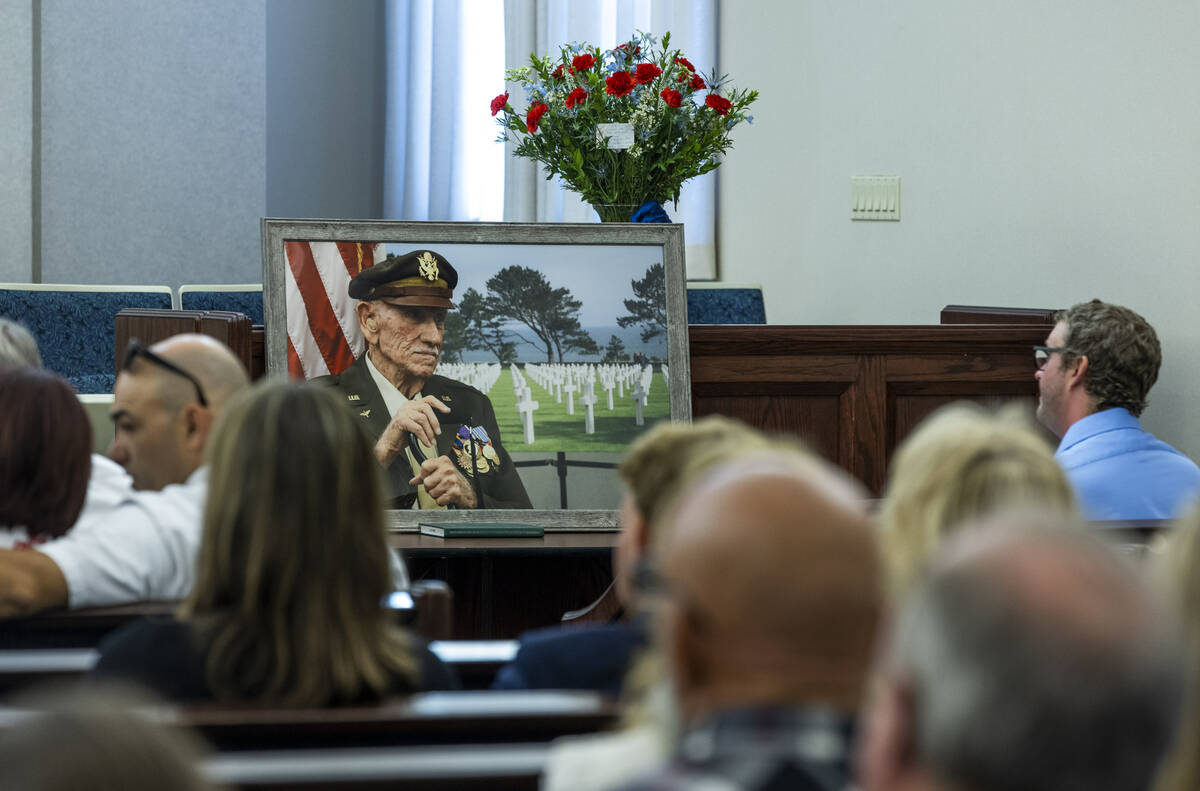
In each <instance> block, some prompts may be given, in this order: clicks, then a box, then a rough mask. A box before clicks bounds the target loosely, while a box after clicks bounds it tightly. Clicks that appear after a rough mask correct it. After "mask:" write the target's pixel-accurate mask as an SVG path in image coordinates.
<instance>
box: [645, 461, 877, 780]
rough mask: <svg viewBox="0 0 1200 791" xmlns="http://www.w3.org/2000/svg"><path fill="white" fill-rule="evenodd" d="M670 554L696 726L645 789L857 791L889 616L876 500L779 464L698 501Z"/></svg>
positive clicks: (670, 611) (712, 478) (741, 471)
mask: <svg viewBox="0 0 1200 791" xmlns="http://www.w3.org/2000/svg"><path fill="white" fill-rule="evenodd" d="M678 503H679V504H678V505H677V506H676V507H675V508H674V509H672V511H673V513H672V514H671V515H670V516H669V517H668V526H667V532H666V534H665V536H664V540H663V544H662V547H661V551H660V558H661V561H662V565H661V584H660V591H659V592H660V604H659V606H660V607H661V613H660V615H659V624H660V626H661V628H662V633H661V639H662V642H663V646H662V650H663V652H664V654H665V657H666V660H667V666H668V669H669V674H670V678H671V682H672V684H673V686H674V689H675V693H676V695H677V700H678V705H679V709H680V713H681V715H682V717H683V720H684V733H683V735H682V738H681V739H680V740H679V745H678V749H677V752H676V754H675V756H674V758H673V759H672V761H671V763H670V764H669V765H668V767H667V768H666V769H665V770H664V771H663V772H662V773H660V774H659V775H657V776H655V777H652V778H648V779H646V780H644V781H641V782H638V783H634V784H633V785H632V786H630V788H633V789H692V788H695V789H701V788H721V789H777V788H778V789H782V788H804V789H829V790H830V791H832V790H833V789H838V790H839V791H840V789H843V788H844V787H845V786H846V785H847V782H848V774H849V771H848V765H847V762H848V751H849V749H850V743H851V739H852V736H853V719H854V713H855V711H856V710H857V708H858V706H859V705H860V703H861V697H862V694H863V691H864V686H865V683H866V677H867V670H868V667H869V664H870V656H871V649H872V644H873V641H874V635H875V630H876V626H877V623H878V620H879V618H880V613H881V610H882V590H881V588H882V575H881V568H880V564H879V558H878V554H877V551H876V546H875V537H874V535H873V532H872V530H871V527H870V524H869V522H868V520H867V517H866V510H865V505H864V501H863V499H862V493H861V491H860V490H859V488H858V487H857V485H855V484H853V483H852V482H851V481H850V480H849V479H848V478H846V477H845V476H844V475H843V474H842V473H840V472H839V471H836V470H834V469H833V468H831V467H829V466H827V465H825V464H824V463H823V462H821V461H818V460H817V459H815V458H813V457H810V456H807V455H802V454H798V453H791V454H787V453H783V452H778V451H772V452H767V453H763V454H761V455H750V456H747V457H745V458H743V459H740V460H738V461H737V462H734V463H731V464H726V465H722V466H720V467H719V468H718V469H716V470H713V471H711V472H710V474H708V475H706V476H701V478H700V479H699V480H698V482H697V483H695V484H694V485H692V486H688V487H686V488H685V490H684V491H683V493H682V494H681V495H680V496H679V498H678Z"/></svg>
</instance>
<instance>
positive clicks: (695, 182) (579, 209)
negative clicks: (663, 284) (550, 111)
mask: <svg viewBox="0 0 1200 791" xmlns="http://www.w3.org/2000/svg"><path fill="white" fill-rule="evenodd" d="M716 6H717V0H505V1H504V49H505V58H504V60H505V66H506V67H507V68H514V67H517V66H523V65H525V64H527V63H528V62H529V55H530V53H537V54H539V55H545V54H547V53H551V54H553V53H557V52H558V49H559V47H560V46H562V45H563V44H566V43H569V42H574V41H578V42H587V43H589V44H593V45H596V46H598V47H600V48H601V49H610V48H611V47H614V46H616V45H617V44H619V43H621V42H622V41H626V40H628V39H629V37H630V36H632V35H633V33H634V32H636V31H638V30H641V31H643V32H646V33H651V34H653V35H654V36H656V37H659V38H661V37H662V34H663V33H665V32H667V31H670V33H671V46H672V48H678V49H681V50H683V52H684V53H685V54H686V56H687V58H688V60H690V61H691V62H692V63H694V64H696V67H697V68H698V69H700V70H701V71H703V72H705V73H707V72H708V71H709V70H711V69H712V68H714V67H716V66H718V64H717V62H716V61H717V7H716ZM506 88H507V90H508V91H509V93H510V94H511V96H512V99H511V101H512V103H513V106H514V107H516V108H518V109H519V110H523V109H524V108H523V104H522V103H523V102H524V94H523V91H522V89H521V88H520V87H519V86H517V85H515V84H513V83H509V84H508V85H507V86H506ZM506 148H507V150H506V154H507V156H506V157H505V160H504V219H505V220H506V221H509V222H592V221H595V220H596V219H597V218H596V214H595V212H594V211H592V208H591V207H590V206H588V205H587V204H586V203H584V202H583V201H582V200H580V199H579V196H578V195H577V194H576V193H574V192H570V191H568V190H565V189H563V187H562V185H561V184H560V182H559V180H558V179H557V178H556V179H554V180H553V181H546V178H545V173H544V172H543V171H542V170H541V167H540V166H539V165H538V164H537V163H535V162H531V161H529V160H525V159H518V158H517V157H515V156H513V155H512V145H511V144H509V145H508V146H507V147H506ZM716 175H717V174H716V172H713V173H709V174H708V175H705V176H701V177H700V178H696V179H692V180H691V181H689V182H687V183H685V184H684V185H683V189H682V190H681V192H680V197H679V203H678V205H675V204H667V206H666V209H667V213H668V214H669V215H671V219H672V220H674V221H675V222H682V223H684V226H685V227H684V237H685V241H686V243H687V250H686V256H687V276H688V278H690V279H713V278H715V277H716V274H717V272H716V245H715V231H716V219H717V218H716V201H717V191H716V182H715V179H716Z"/></svg>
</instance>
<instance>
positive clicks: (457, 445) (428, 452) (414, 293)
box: [313, 250, 531, 509]
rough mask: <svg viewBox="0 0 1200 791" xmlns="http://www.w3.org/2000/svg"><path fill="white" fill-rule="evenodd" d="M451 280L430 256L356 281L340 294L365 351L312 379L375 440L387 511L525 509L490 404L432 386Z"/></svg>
mask: <svg viewBox="0 0 1200 791" xmlns="http://www.w3.org/2000/svg"><path fill="white" fill-rule="evenodd" d="M457 284H458V272H456V271H455V269H454V267H453V266H451V265H450V262H449V261H447V260H446V259H445V258H443V257H442V256H441V255H439V254H437V253H435V252H433V251H432V250H413V251H411V252H409V253H406V254H404V255H400V256H397V255H389V256H388V257H387V259H386V260H384V261H381V262H379V263H377V264H375V265H374V266H372V267H368V268H367V269H364V270H362V271H361V272H359V273H358V274H357V275H355V277H354V278H353V279H352V280H351V281H350V287H349V289H348V293H349V296H350V298H351V299H356V300H359V302H358V304H357V305H356V307H355V312H356V315H357V317H358V326H359V329H360V330H361V331H362V335H363V339H364V340H365V341H366V347H367V348H366V351H364V352H363V354H362V355H361V356H360V357H359V358H358V359H357V360H355V361H354V363H352V364H351V365H350V367H349V368H347V369H346V370H344V371H342V372H340V373H337V374H332V375H330V376H322V377H318V378H317V379H314V380H313V381H314V382H318V383H320V384H322V385H325V386H329V387H336V388H337V389H339V390H340V391H341V392H342V395H343V396H344V397H345V399H346V404H347V406H349V407H350V408H351V409H353V410H354V411H355V413H356V414H357V415H358V417H359V418H360V421H361V423H362V425H363V428H364V429H365V430H366V431H367V432H368V433H369V434H370V436H371V437H372V438H375V439H376V443H375V456H376V458H377V459H378V460H379V464H380V466H382V467H383V469H384V470H385V473H386V477H387V480H388V482H389V484H390V494H391V497H392V500H393V503H392V504H393V506H394V507H396V508H423V509H439V508H446V507H453V508H530V507H531V505H530V502H529V495H528V494H526V493H525V486H524V484H522V482H521V478H520V476H519V475H518V474H517V470H516V468H515V467H514V466H513V462H512V459H511V458H509V455H508V453H507V452H506V451H505V450H504V446H503V445H502V444H501V442H500V429H499V427H498V426H497V425H496V412H495V410H494V409H493V408H492V402H491V401H490V400H489V399H488V397H487V396H486V395H484V394H483V393H482V392H480V391H479V390H476V389H475V388H473V387H470V386H469V385H466V384H463V383H462V382H457V381H454V380H453V379H448V378H446V377H444V376H437V375H435V374H434V370H435V369H436V368H437V364H438V361H439V359H440V358H441V353H442V341H443V339H444V338H445V334H446V312H447V311H448V310H450V309H451V308H453V307H454V303H453V302H451V298H452V297H453V293H454V287H455V286H456V285H457Z"/></svg>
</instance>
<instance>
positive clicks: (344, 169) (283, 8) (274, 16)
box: [267, 0, 386, 219]
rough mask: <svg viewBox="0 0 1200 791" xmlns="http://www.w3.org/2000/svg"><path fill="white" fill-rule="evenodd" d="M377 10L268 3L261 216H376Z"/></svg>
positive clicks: (379, 157) (379, 194) (373, 1)
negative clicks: (264, 188) (264, 191)
mask: <svg viewBox="0 0 1200 791" xmlns="http://www.w3.org/2000/svg"><path fill="white" fill-rule="evenodd" d="M385 61H386V57H385V48H384V3H383V0H353V1H352V2H351V1H347V2H339V3H331V2H329V1H328V0H267V83H268V86H269V87H268V90H267V210H268V213H269V214H270V215H271V216H273V217H340V218H347V219H377V218H380V217H382V211H383V139H384V74H385Z"/></svg>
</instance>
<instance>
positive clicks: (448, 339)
mask: <svg viewBox="0 0 1200 791" xmlns="http://www.w3.org/2000/svg"><path fill="white" fill-rule="evenodd" d="M466 331H467V325H466V322H465V321H463V317H462V316H460V315H458V313H456V312H455V311H453V310H452V311H450V312H449V313H447V314H446V331H445V334H444V335H443V336H442V356H441V361H442V362H444V363H461V362H462V361H463V358H462V353H463V350H464V349H466V348H468V347H467V343H466V340H467V339H466Z"/></svg>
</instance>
